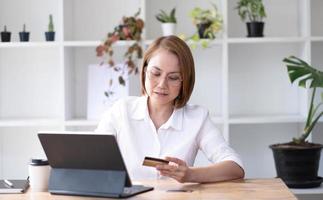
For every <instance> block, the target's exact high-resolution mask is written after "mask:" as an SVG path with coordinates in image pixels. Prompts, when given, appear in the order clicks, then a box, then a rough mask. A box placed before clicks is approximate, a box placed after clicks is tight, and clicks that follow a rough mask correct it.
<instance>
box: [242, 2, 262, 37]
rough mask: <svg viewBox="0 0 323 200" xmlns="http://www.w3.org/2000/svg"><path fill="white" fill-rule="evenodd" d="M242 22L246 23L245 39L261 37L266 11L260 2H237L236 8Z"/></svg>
mask: <svg viewBox="0 0 323 200" xmlns="http://www.w3.org/2000/svg"><path fill="white" fill-rule="evenodd" d="M236 9H237V10H238V14H239V16H240V18H241V20H242V21H248V22H247V32H248V35H247V37H263V36H264V34H263V33H264V26H265V24H264V22H263V21H262V20H263V18H265V17H266V11H265V7H264V4H263V3H262V0H239V1H238V5H237V7H236Z"/></svg>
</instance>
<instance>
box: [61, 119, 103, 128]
mask: <svg viewBox="0 0 323 200" xmlns="http://www.w3.org/2000/svg"><path fill="white" fill-rule="evenodd" d="M98 124H99V121H97V120H86V119H72V120H66V121H65V126H97V125H98Z"/></svg>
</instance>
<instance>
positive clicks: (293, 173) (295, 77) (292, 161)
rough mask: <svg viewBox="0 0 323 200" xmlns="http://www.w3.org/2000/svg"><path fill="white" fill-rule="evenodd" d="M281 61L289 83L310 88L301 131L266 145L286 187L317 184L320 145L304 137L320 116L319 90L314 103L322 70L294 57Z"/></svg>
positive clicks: (321, 80)
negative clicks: (279, 142) (285, 140)
mask: <svg viewBox="0 0 323 200" xmlns="http://www.w3.org/2000/svg"><path fill="white" fill-rule="evenodd" d="M283 61H284V62H285V63H286V65H287V71H288V75H289V78H290V81H291V83H293V82H298V86H300V87H304V88H306V87H307V88H311V89H312V90H313V91H312V94H311V99H310V105H309V109H308V113H307V117H306V123H305V127H304V129H303V132H302V134H301V135H300V136H299V137H296V138H293V140H292V141H291V142H288V143H283V144H273V145H271V146H270V148H271V149H272V150H273V154H274V159H275V166H276V171H277V176H278V177H280V178H282V179H283V181H284V182H285V183H286V185H287V186H288V187H292V188H310V187H317V186H320V184H321V182H322V178H321V177H318V175H317V172H318V168H319V161H320V153H321V149H322V147H323V145H322V144H315V143H311V142H308V141H307V138H308V136H309V135H310V134H311V132H312V130H313V128H314V127H315V125H316V124H317V122H318V120H319V119H320V118H321V116H322V115H323V111H319V108H320V106H321V105H322V104H323V96H322V95H323V93H322V95H321V97H322V100H321V102H319V103H315V102H314V98H315V93H316V89H317V88H323V72H321V71H319V70H317V69H315V68H314V67H312V66H310V65H309V64H308V63H306V62H305V61H303V60H301V59H299V58H297V57H294V56H291V57H288V58H285V59H284V60H283Z"/></svg>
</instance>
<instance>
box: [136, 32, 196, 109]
mask: <svg viewBox="0 0 323 200" xmlns="http://www.w3.org/2000/svg"><path fill="white" fill-rule="evenodd" d="M159 49H164V50H167V51H169V52H171V53H172V54H174V55H176V56H177V58H178V61H179V67H180V71H181V76H182V79H183V82H182V86H181V89H180V92H179V95H178V97H177V98H176V100H175V108H182V107H183V106H185V105H186V103H187V102H188V100H189V99H190V97H191V94H192V92H193V88H194V83H195V69H194V60H193V56H192V53H191V50H190V48H189V47H188V46H187V44H186V43H185V42H184V41H183V40H181V39H180V38H178V37H176V36H173V35H172V36H164V37H160V38H158V39H156V40H155V41H154V42H153V43H152V44H151V45H150V46H149V48H148V49H147V51H146V52H145V54H144V58H143V61H142V66H141V93H142V94H143V95H145V94H147V92H146V88H145V79H146V76H145V72H146V70H145V68H146V67H147V65H148V62H149V60H150V59H151V58H152V57H153V55H154V54H155V53H156V52H157V51H158V50H159Z"/></svg>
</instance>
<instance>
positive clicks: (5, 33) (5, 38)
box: [1, 25, 11, 42]
mask: <svg viewBox="0 0 323 200" xmlns="http://www.w3.org/2000/svg"><path fill="white" fill-rule="evenodd" d="M10 37H11V32H9V31H7V26H6V25H5V26H4V29H3V31H2V32H1V41H2V42H10Z"/></svg>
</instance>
